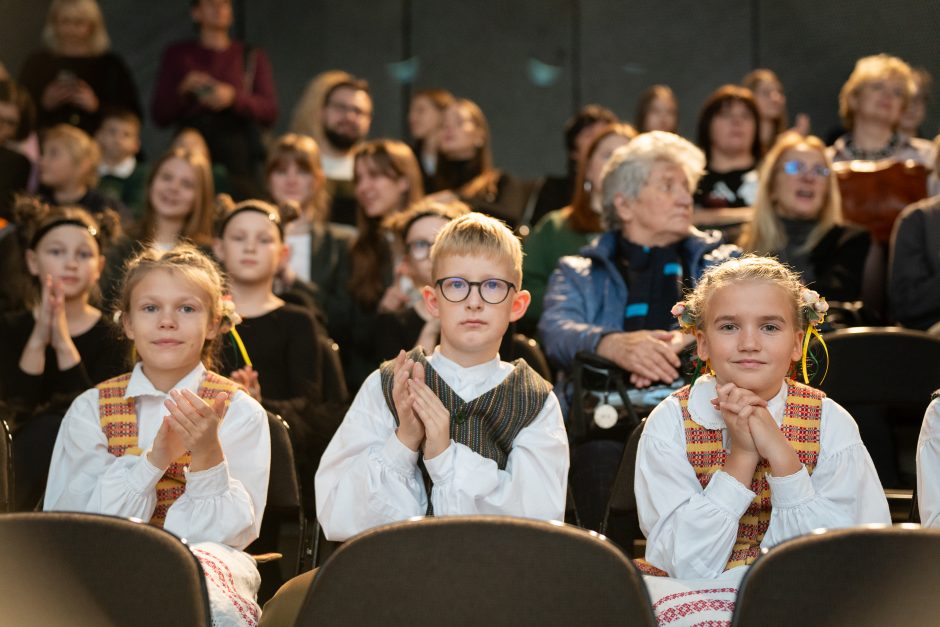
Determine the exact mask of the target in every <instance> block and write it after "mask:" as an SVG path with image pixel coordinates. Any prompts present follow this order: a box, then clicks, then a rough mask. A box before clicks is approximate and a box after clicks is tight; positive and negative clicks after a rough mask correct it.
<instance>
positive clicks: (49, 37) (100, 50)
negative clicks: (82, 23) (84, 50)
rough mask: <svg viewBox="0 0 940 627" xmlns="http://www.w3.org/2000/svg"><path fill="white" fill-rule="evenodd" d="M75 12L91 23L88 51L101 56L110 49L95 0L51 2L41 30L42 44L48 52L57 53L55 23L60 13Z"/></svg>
mask: <svg viewBox="0 0 940 627" xmlns="http://www.w3.org/2000/svg"><path fill="white" fill-rule="evenodd" d="M70 10H71V11H75V12H76V13H80V14H81V17H83V18H85V19H86V20H88V21H89V22H91V25H92V30H91V35H89V41H88V50H89V52H91V53H92V54H93V55H102V54H104V53H105V52H107V51H108V48H110V47H111V40H110V38H109V37H108V30H107V28H105V25H104V16H103V15H102V14H101V7H99V6H98V3H97V2H95V0H52V4H51V5H49V12H48V13H46V24H45V26H44V27H43V29H42V42H43V43H44V44H45V45H46V47H47V48H49V50H51V51H52V52H55V53H59V52H60V50H59V39H58V37H56V32H55V22H56V20H57V19H58V17H59V13H60V12H61V11H70Z"/></svg>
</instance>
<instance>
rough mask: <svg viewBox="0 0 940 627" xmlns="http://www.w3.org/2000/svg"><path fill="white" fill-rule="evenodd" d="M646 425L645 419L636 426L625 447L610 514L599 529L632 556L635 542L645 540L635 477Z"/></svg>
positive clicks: (610, 504)
mask: <svg viewBox="0 0 940 627" xmlns="http://www.w3.org/2000/svg"><path fill="white" fill-rule="evenodd" d="M645 427H646V420H645V419H644V420H643V421H642V422H640V424H638V425H637V426H636V427H634V429H633V431H632V432H631V433H630V437H629V438H627V444H626V446H624V448H623V458H622V459H621V460H620V467H619V468H618V469H617V476H616V477H615V478H614V484H613V486H611V489H610V500H609V501H608V502H607V513H606V515H605V516H604V520H603V522H602V523H601V528H600V529H599V531H600V532H601V533H602V534H604V535H605V536H607V537H608V538H610V539H611V540H613V541H614V542H616V543H617V544H618V545H620V547H621V548H622V549H623V550H624V551H625V552H626V553H627V555H629V556H631V557H639V555H634V549H633V544H634V542H635V541H636V540H642V539H643V532H642V531H640V519H639V515H638V514H637V509H636V494H635V493H634V491H633V479H634V476H635V475H636V454H637V450H638V449H639V447H640V436H641V435H643V429H644V428H645Z"/></svg>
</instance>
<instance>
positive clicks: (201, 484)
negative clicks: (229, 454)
mask: <svg viewBox="0 0 940 627" xmlns="http://www.w3.org/2000/svg"><path fill="white" fill-rule="evenodd" d="M183 474H184V475H186V494H187V495H188V496H189V497H191V498H211V497H214V496H221V495H222V494H225V493H226V492H227V491H228V480H229V476H228V462H227V461H225V460H224V459H223V460H222V461H221V462H220V463H218V464H216V465H215V466H213V467H212V468H206V469H205V470H197V471H195V472H190V471H189V469H187V470H185V471H183Z"/></svg>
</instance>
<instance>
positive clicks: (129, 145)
mask: <svg viewBox="0 0 940 627" xmlns="http://www.w3.org/2000/svg"><path fill="white" fill-rule="evenodd" d="M95 141H96V142H98V148H99V149H100V150H101V163H100V164H99V165H98V176H99V181H98V189H100V190H101V191H103V192H104V193H105V194H107V195H108V196H111V197H112V198H117V199H119V200H120V201H121V202H122V203H123V204H124V206H126V207H127V208H128V209H129V210H130V211H131V215H132V216H133V219H134V220H139V219H140V213H141V209H142V205H143V201H144V182H145V181H146V180H147V168H146V167H145V166H143V165H142V164H140V163H138V161H137V153H138V152H140V117H138V116H137V114H136V113H134V112H133V111H131V110H130V109H118V108H113V109H109V110H107V111H105V112H104V113H103V114H102V121H101V126H99V127H98V130H97V132H96V133H95Z"/></svg>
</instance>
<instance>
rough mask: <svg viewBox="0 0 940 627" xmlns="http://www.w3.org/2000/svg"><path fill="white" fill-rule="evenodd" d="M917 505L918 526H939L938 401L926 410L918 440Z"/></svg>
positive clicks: (939, 446)
mask: <svg viewBox="0 0 940 627" xmlns="http://www.w3.org/2000/svg"><path fill="white" fill-rule="evenodd" d="M917 503H918V506H919V508H920V524H922V525H923V526H925V527H940V398H937V399H934V400H933V402H931V403H930V406H929V407H927V413H926V414H924V422H923V424H921V427H920V437H919V438H918V440H917Z"/></svg>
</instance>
